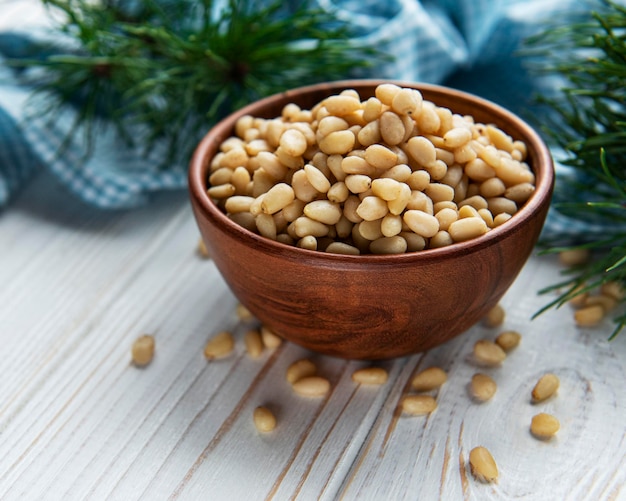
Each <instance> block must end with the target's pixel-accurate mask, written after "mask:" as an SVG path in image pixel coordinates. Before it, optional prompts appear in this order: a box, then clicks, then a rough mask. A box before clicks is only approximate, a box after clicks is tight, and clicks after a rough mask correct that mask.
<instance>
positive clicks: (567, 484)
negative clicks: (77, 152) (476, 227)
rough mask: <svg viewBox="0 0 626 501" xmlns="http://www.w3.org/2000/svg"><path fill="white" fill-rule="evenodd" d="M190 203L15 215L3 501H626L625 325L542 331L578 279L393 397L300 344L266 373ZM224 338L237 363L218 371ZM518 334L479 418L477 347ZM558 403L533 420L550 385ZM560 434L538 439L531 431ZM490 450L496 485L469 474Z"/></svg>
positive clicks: (524, 290)
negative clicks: (547, 381)
mask: <svg viewBox="0 0 626 501" xmlns="http://www.w3.org/2000/svg"><path fill="white" fill-rule="evenodd" d="M197 241H198V232H197V230H196V226H195V222H194V220H193V217H192V215H191V211H190V207H189V204H188V202H187V197H186V194H185V193H175V194H165V195H162V196H160V197H158V199H157V200H155V202H154V203H153V204H151V205H150V206H148V207H145V208H142V209H138V210H135V211H129V212H119V213H115V212H98V211H96V210H93V209H89V208H86V207H85V206H83V205H81V204H80V203H79V202H76V201H74V200H72V199H71V198H70V197H68V196H67V194H66V193H64V192H63V190H62V189H61V188H59V187H57V186H56V185H55V183H54V181H53V180H51V179H49V178H47V177H46V176H41V177H39V178H38V179H37V180H36V181H35V182H34V183H33V184H32V185H30V186H29V187H28V188H27V190H26V191H25V192H23V193H22V194H21V195H20V197H19V198H18V199H17V200H16V202H15V203H14V204H13V205H12V206H11V207H10V208H9V209H8V210H6V211H5V212H4V213H3V214H2V215H1V216H0V252H1V254H0V256H1V258H0V284H2V286H1V288H0V346H1V350H2V351H1V353H2V356H1V357H0V374H1V377H0V499H2V500H40V499H44V500H57V499H58V500H74V499H88V500H105V499H106V500H110V499H119V500H125V501H128V500H134V499H145V500H159V499H182V500H187V499H190V500H195V499H210V500H240V499H242V500H244V499H245V500H249V499H254V500H256V499H275V500H286V499H303V500H308V499H325V500H329V499H339V498H341V499H349V500H357V499H358V500H385V499H390V500H396V499H411V500H416V499H417V500H433V499H443V500H456V499H476V500H485V499H527V500H533V501H534V500H544V499H545V500H561V499H568V500H570V499H575V500H593V501H596V500H604V499H606V500H609V499H626V487H624V483H625V482H626V466H625V465H626V436H625V418H626V385H625V384H624V381H625V379H626V334H624V335H623V336H621V337H618V338H617V339H616V340H615V341H613V342H610V343H609V342H607V336H608V334H609V332H610V330H611V328H612V325H611V322H610V320H607V321H606V323H605V324H603V325H602V326H600V327H597V328H593V329H578V328H576V327H575V325H574V323H573V318H572V311H571V310H570V308H569V307H565V308H562V309H560V310H551V311H549V312H547V313H546V314H544V315H542V316H540V317H538V318H537V319H535V320H531V319H530V317H531V316H532V314H533V313H534V312H536V311H537V309H538V308H539V307H540V306H542V305H543V304H545V303H546V301H547V300H548V298H547V297H545V296H542V297H539V296H538V295H537V291H538V290H539V289H540V288H542V287H543V286H546V285H548V284H551V283H554V280H556V279H558V278H559V275H558V274H559V266H558V265H557V263H556V262H555V260H554V259H553V258H549V257H537V256H534V257H532V258H531V260H530V261H529V262H528V264H527V266H526V267H525V268H524V270H523V271H522V273H521V275H520V276H519V278H518V279H517V281H516V282H515V283H514V285H513V287H512V288H511V289H510V291H509V292H508V293H507V295H506V296H505V298H504V299H503V301H502V305H503V306H504V308H505V310H506V311H507V318H506V320H505V323H504V325H503V326H502V327H501V328H498V329H489V328H486V327H484V326H482V325H477V326H475V327H473V328H472V329H470V330H469V331H468V332H467V333H465V334H463V335H461V336H460V337H458V338H456V339H455V340H453V341H451V342H448V343H447V344H445V345H443V346H440V347H438V348H436V349H433V350H431V351H429V352H427V353H424V354H418V355H414V356H411V357H405V358H400V359H396V360H392V361H387V362H384V363H383V364H381V365H383V366H384V367H386V368H387V369H388V370H389V374H390V377H389V381H388V382H387V384H385V385H384V386H383V387H366V386H358V385H356V384H355V383H354V382H353V381H352V380H351V374H352V372H353V371H354V370H355V369H357V368H359V367H363V366H366V365H368V364H367V363H366V362H359V361H344V360H339V359H333V358H330V357H325V356H318V355H315V354H312V353H309V352H307V351H306V350H304V349H302V348H300V347H298V346H296V345H293V344H291V343H283V344H282V345H281V346H280V347H279V348H277V349H275V350H265V352H264V353H263V354H262V356H261V357H260V358H258V359H252V358H250V357H249V356H248V355H247V354H246V352H245V349H244V346H243V342H242V340H241V336H242V334H243V332H244V331H245V329H246V328H247V326H246V325H244V324H242V323H241V322H239V320H238V318H237V316H236V314H235V307H236V304H237V301H236V299H235V298H234V297H233V296H232V295H231V293H230V292H229V290H228V288H227V286H226V285H225V283H224V282H223V281H222V279H221V277H220V275H219V273H218V272H217V270H216V268H215V266H214V264H213V263H212V262H211V261H207V260H203V259H200V258H199V256H198V255H197V254H196V252H195V247H196V243H197ZM222 329H233V330H234V332H235V333H236V336H237V344H236V350H235V353H234V354H233V355H232V356H230V357H228V358H226V359H223V360H219V361H213V362H207V360H206V359H205V358H204V356H203V352H202V351H203V346H204V344H205V342H206V340H207V339H208V338H209V337H210V336H212V335H213V334H215V333H216V332H217V331H219V330H222ZM503 329H514V330H518V331H519V332H520V333H521V334H522V335H523V340H522V344H521V345H520V346H519V347H518V348H517V349H516V350H515V351H514V352H512V353H511V354H510V356H509V357H508V358H507V360H506V361H505V363H504V364H503V365H502V367H500V368H497V369H488V370H487V372H488V373H489V374H491V375H492V376H493V377H494V379H495V380H496V381H497V382H498V385H499V387H498V391H497V393H496V395H495V396H494V398H493V399H492V400H491V401H489V402H487V403H484V404H477V403H475V402H473V401H472V400H471V399H470V398H469V396H468V393H467V384H468V382H469V380H470V378H471V376H472V374H474V373H475V372H477V371H478V370H483V369H478V368H477V367H475V366H474V365H473V364H472V363H471V360H470V358H469V355H470V353H471V350H472V346H473V343H474V342H475V341H476V340H478V339H480V338H483V337H488V338H493V337H494V336H495V335H496V334H497V333H498V332H499V331H501V330H503ZM142 333H151V334H153V335H154V336H155V338H156V343H157V350H156V356H155V359H154V360H153V362H152V364H151V365H149V366H148V367H145V368H143V369H139V368H137V367H135V366H133V365H132V364H131V363H130V346H131V343H132V341H133V340H134V339H135V338H136V337H137V336H138V335H140V334H142ZM301 357H311V358H313V359H314V360H315V361H316V363H317V364H318V366H319V372H320V373H321V374H323V375H325V376H326V377H328V378H329V379H330V381H331V383H332V391H331V393H330V394H329V395H328V396H327V397H326V398H320V399H314V398H308V399H307V398H303V397H300V396H297V395H295V394H294V393H293V391H292V390H291V388H290V386H289V384H288V383H287V382H286V380H285V369H286V367H287V366H288V365H289V364H290V363H291V362H293V361H294V360H296V359H299V358H301ZM430 365H439V366H441V367H443V368H444V369H445V370H447V371H448V373H449V380H448V382H447V383H446V384H445V385H444V386H443V387H442V388H441V389H440V391H439V392H438V393H435V395H436V397H437V401H438V408H437V410H436V411H435V412H434V413H432V414H431V415H430V416H428V417H415V416H406V415H402V414H401V413H399V412H398V402H399V399H400V398H401V397H402V395H404V394H405V393H406V392H407V391H408V386H409V382H410V380H411V377H412V375H413V374H414V373H415V372H416V371H419V370H421V369H423V368H425V367H428V366H430ZM547 371H552V372H554V373H556V374H557V375H558V376H559V377H560V379H561V389H560V391H559V393H558V395H557V396H556V397H555V398H553V399H551V400H549V401H547V402H545V403H543V404H536V405H533V404H531V403H530V391H531V389H532V387H533V385H534V383H535V381H536V380H537V379H538V377H539V376H540V375H542V374H543V373H544V372H547ZM261 404H264V405H268V406H270V407H271V408H272V409H273V410H274V411H275V413H276V415H277V418H278V427H277V428H276V429H275V430H274V431H273V432H271V433H269V434H260V433H259V432H257V431H256V429H255V427H254V425H253V422H252V411H253V409H254V408H255V407H256V406H258V405H261ZM541 411H546V412H550V413H553V414H554V415H556V416H557V417H558V418H559V419H560V421H561V426H562V428H561V430H560V431H559V433H558V435H557V437H556V438H555V439H553V440H551V441H549V442H542V441H539V440H537V439H535V438H533V436H532V435H531V434H530V433H529V423H530V419H531V417H532V416H533V415H534V414H536V413H537V412H541ZM477 445H484V446H486V447H487V448H488V449H489V450H490V451H491V452H492V454H493V455H494V457H495V459H496V461H497V463H498V466H499V469H500V479H499V482H498V483H497V484H482V483H479V482H477V481H476V480H475V479H474V478H473V477H472V476H471V474H470V472H469V468H468V454H469V451H470V450H471V449H472V448H473V447H475V446H477Z"/></svg>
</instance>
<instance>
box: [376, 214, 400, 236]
mask: <svg viewBox="0 0 626 501" xmlns="http://www.w3.org/2000/svg"><path fill="white" fill-rule="evenodd" d="M380 231H381V232H382V234H383V235H384V236H386V237H394V236H396V235H398V234H399V233H400V232H401V231H402V218H401V217H400V216H397V215H395V214H386V215H385V217H383V220H382V221H381V222H380Z"/></svg>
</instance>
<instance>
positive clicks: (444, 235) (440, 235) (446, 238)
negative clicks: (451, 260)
mask: <svg viewBox="0 0 626 501" xmlns="http://www.w3.org/2000/svg"><path fill="white" fill-rule="evenodd" d="M428 243H429V245H430V247H431V248H433V249H437V248H439V247H445V246H447V245H452V244H453V243H454V240H452V237H451V236H450V233H448V232H447V231H444V230H441V231H438V232H437V233H436V234H435V236H434V237H431V239H430V241H429V242H428Z"/></svg>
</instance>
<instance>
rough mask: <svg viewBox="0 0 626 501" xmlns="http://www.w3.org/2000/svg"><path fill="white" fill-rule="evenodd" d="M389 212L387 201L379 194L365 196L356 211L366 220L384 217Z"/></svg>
mask: <svg viewBox="0 0 626 501" xmlns="http://www.w3.org/2000/svg"><path fill="white" fill-rule="evenodd" d="M388 212H389V208H388V207H387V202H385V201H384V200H383V199H381V198H378V197H377V196H369V197H365V198H364V199H363V200H362V201H361V203H360V204H359V206H358V207H357V208H356V213H357V214H358V215H359V217H361V218H363V219H364V220H365V221H375V220H376V219H382V218H383V217H385V216H386V215H387V213H388Z"/></svg>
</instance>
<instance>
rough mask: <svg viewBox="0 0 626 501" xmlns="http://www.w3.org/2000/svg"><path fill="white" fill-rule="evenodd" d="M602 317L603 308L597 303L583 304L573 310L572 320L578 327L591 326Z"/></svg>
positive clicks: (596, 323) (597, 322)
mask: <svg viewBox="0 0 626 501" xmlns="http://www.w3.org/2000/svg"><path fill="white" fill-rule="evenodd" d="M603 318H604V308H602V306H600V305H599V304H594V305H592V306H585V307H583V308H581V309H580V310H576V311H575V312H574V321H575V322H576V325H578V326H579V327H593V326H595V325H598V324H599V323H600V322H601V321H602V319H603Z"/></svg>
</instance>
